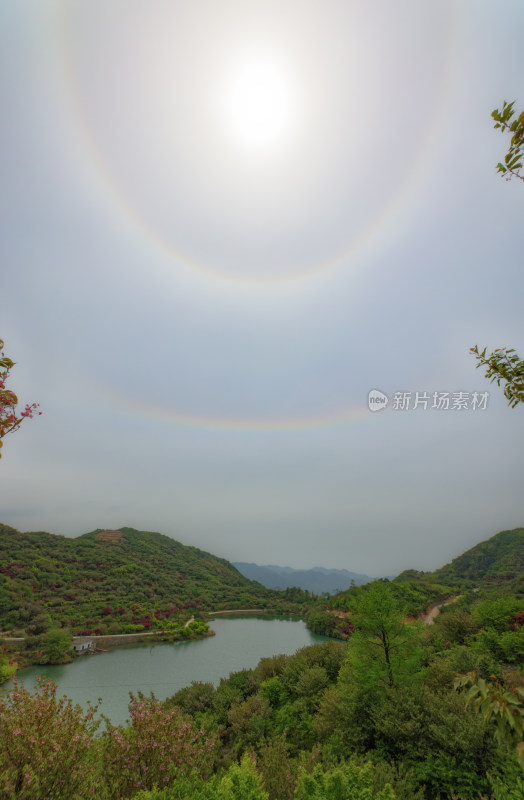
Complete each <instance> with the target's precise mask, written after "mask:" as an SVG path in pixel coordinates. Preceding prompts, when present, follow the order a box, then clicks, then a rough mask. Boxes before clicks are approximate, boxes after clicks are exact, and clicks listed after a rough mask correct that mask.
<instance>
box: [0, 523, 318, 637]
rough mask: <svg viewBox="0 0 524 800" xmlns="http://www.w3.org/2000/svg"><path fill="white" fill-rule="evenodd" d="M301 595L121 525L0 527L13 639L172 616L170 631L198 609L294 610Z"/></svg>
mask: <svg viewBox="0 0 524 800" xmlns="http://www.w3.org/2000/svg"><path fill="white" fill-rule="evenodd" d="M310 599H311V598H310V596H309V595H308V594H307V593H306V592H303V591H301V590H294V591H293V590H288V591H287V592H280V593H278V592H273V591H270V590H268V589H265V588H264V587H262V586H260V585H259V584H256V583H253V582H252V581H250V580H248V579H247V578H245V577H244V576H242V575H241V574H240V573H239V572H238V570H236V569H235V568H234V567H233V566H232V565H231V564H230V563H229V562H228V561H226V560H225V559H221V558H217V557H216V556H213V555H211V554H210V553H206V552H204V551H202V550H199V549H198V548H196V547H187V546H185V545H183V544H180V542H177V541H175V540H174V539H171V538H170V537H168V536H163V535H161V534H159V533H148V532H142V531H136V530H134V529H132V528H122V529H120V530H119V531H93V532H92V533H87V534H85V535H83V536H79V537H78V538H76V539H70V538H66V537H64V536H57V535H54V534H50V533H45V532H39V533H20V532H19V531H16V530H14V529H13V528H9V527H8V526H6V525H0V630H2V631H4V632H11V634H12V635H14V636H16V635H18V636H24V635H32V636H39V635H42V634H43V633H45V632H46V631H47V630H48V629H49V628H65V629H67V630H68V631H69V632H71V633H73V634H75V635H96V634H116V633H133V632H138V631H149V630H155V628H157V629H166V628H169V626H170V624H171V625H173V623H174V625H175V627H176V629H177V630H179V629H180V621H181V620H186V619H188V618H189V617H190V616H191V615H192V614H195V613H199V612H205V611H208V610H215V609H228V608H229V609H234V608H261V609H266V608H268V609H271V610H279V609H281V610H282V611H286V612H290V611H295V612H296V611H297V610H299V609H300V608H301V606H302V604H303V603H304V601H305V600H310ZM177 626H178V627H177ZM182 627H183V626H182Z"/></svg>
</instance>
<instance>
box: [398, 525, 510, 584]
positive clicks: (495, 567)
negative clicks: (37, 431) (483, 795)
mask: <svg viewBox="0 0 524 800" xmlns="http://www.w3.org/2000/svg"><path fill="white" fill-rule="evenodd" d="M395 580H396V581H401V582H406V581H410V582H415V583H420V582H424V583H427V582H430V583H444V584H449V585H453V586H468V585H469V586H473V585H477V586H483V587H484V588H486V589H489V587H493V588H495V587H497V588H498V589H500V588H501V587H502V588H503V589H504V591H505V592H506V593H510V594H511V593H515V592H516V593H519V591H520V592H522V585H523V582H524V528H514V529H513V530H510V531H501V532H500V533H497V534H495V536H492V537H491V538H490V539H486V541H484V542H480V543H479V544H477V545H475V546H474V547H472V548H470V549H469V550H467V551H466V552H465V553H462V555H460V556H457V558H454V559H453V561H451V563H450V564H446V565H445V566H444V567H440V569H436V570H435V571H434V572H417V570H414V569H408V570H405V571H404V572H402V573H401V574H400V575H399V576H398V577H397V578H395Z"/></svg>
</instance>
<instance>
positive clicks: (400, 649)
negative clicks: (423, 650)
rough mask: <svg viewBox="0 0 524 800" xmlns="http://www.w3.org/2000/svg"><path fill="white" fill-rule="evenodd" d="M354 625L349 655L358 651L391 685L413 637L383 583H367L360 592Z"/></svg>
mask: <svg viewBox="0 0 524 800" xmlns="http://www.w3.org/2000/svg"><path fill="white" fill-rule="evenodd" d="M355 624H356V627H357V634H353V636H352V640H351V643H352V645H353V647H351V646H350V652H351V650H352V649H355V650H356V651H357V650H358V653H359V655H361V656H362V658H364V660H366V661H368V660H371V661H373V662H375V663H376V664H377V666H378V668H379V672H380V673H382V674H383V675H384V677H385V680H386V682H387V684H388V685H389V686H393V685H394V684H395V679H396V672H397V671H399V670H400V669H401V667H402V663H406V661H407V658H408V651H411V649H412V648H410V647H409V645H410V644H411V643H412V642H413V639H414V636H413V630H412V629H411V628H410V626H408V625H406V624H405V623H404V614H403V609H402V607H401V606H400V604H399V602H398V601H397V600H396V599H395V597H394V595H393V592H392V590H391V588H390V587H389V586H388V584H387V583H386V582H384V581H376V582H375V583H371V584H369V585H368V586H367V587H366V590H365V591H364V592H362V595H361V599H360V603H359V606H358V616H356V618H355ZM410 654H411V653H409V655H410Z"/></svg>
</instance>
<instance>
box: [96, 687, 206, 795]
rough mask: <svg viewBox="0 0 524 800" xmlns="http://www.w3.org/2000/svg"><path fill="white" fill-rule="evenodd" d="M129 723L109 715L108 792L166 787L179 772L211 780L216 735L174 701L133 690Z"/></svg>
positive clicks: (105, 740)
mask: <svg viewBox="0 0 524 800" xmlns="http://www.w3.org/2000/svg"><path fill="white" fill-rule="evenodd" d="M129 714H130V717H131V725H129V726H128V727H125V728H124V727H122V726H118V727H115V726H114V725H112V724H111V722H110V721H109V720H108V719H106V725H107V732H106V734H105V735H104V736H103V738H102V742H101V749H102V753H101V756H102V761H103V764H104V778H105V781H106V791H107V796H108V797H109V798H111V800H113V799H114V800H117V798H118V800H120V798H123V797H132V796H133V795H134V794H136V792H137V791H138V790H140V789H152V788H153V787H154V786H157V787H159V788H164V787H167V786H168V785H169V784H170V783H171V782H172V781H173V779H174V778H175V776H177V775H180V776H184V775H186V776H187V775H190V774H193V775H194V776H197V777H199V778H203V779H207V778H208V777H209V776H210V775H211V773H212V770H213V765H214V762H215V757H216V753H217V748H218V745H217V739H216V737H215V736H214V735H212V734H208V733H206V732H205V731H204V730H200V729H197V728H196V727H195V725H194V723H193V721H192V719H191V718H190V717H187V716H186V715H185V714H183V712H182V711H181V710H180V709H179V708H178V707H177V706H175V707H174V708H166V707H165V705H164V703H161V702H160V701H159V700H157V699H156V697H155V696H154V695H151V696H150V697H145V696H144V695H143V694H142V693H141V692H139V693H138V697H135V696H134V695H133V694H131V700H130V703H129Z"/></svg>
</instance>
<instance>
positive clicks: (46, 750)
mask: <svg viewBox="0 0 524 800" xmlns="http://www.w3.org/2000/svg"><path fill="white" fill-rule="evenodd" d="M95 711H96V707H90V708H89V710H88V711H87V713H84V711H83V710H82V709H81V707H80V706H74V705H73V703H72V701H71V700H69V699H68V698H66V697H62V698H58V697H57V696H56V684H54V683H53V682H52V681H42V682H40V683H39V684H38V686H37V687H36V689H35V690H34V691H33V693H31V692H29V691H27V689H25V687H24V685H23V684H20V685H18V684H17V682H16V680H15V688H14V689H13V690H12V691H11V692H9V693H8V694H7V696H6V697H0V797H2V798H6V800H10V798H17V799H18V800H44V798H66V797H67V798H70V800H80V798H86V797H95V796H96V795H95V786H96V783H97V778H96V775H95V773H94V770H93V764H92V760H91V753H92V743H93V737H94V734H95V731H96V728H97V726H98V724H99V723H98V722H96V721H94V719H93V715H94V713H95Z"/></svg>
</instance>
